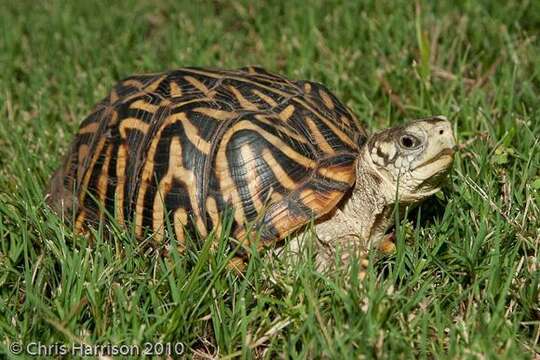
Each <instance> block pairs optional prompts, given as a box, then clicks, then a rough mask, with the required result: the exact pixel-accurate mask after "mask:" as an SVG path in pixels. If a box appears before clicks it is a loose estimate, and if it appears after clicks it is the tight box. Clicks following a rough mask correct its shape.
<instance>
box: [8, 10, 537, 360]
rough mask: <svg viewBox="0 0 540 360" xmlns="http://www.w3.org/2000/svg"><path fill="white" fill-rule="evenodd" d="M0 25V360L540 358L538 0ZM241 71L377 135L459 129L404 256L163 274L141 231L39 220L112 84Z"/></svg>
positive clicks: (16, 15) (209, 259) (404, 231)
mask: <svg viewBox="0 0 540 360" xmlns="http://www.w3.org/2000/svg"><path fill="white" fill-rule="evenodd" d="M0 15H1V17H2V21H1V22H0V27H1V29H0V30H1V31H0V32H1V34H2V35H1V38H0V64H2V66H1V68H2V70H1V71H0V97H1V99H2V101H0V116H1V120H0V236H1V241H0V352H1V353H3V355H1V356H4V355H6V356H7V357H14V355H13V353H12V352H10V350H9V347H10V346H11V345H12V344H13V343H20V344H22V345H23V346H26V345H28V344H30V343H32V342H38V341H39V342H41V343H42V344H45V345H52V344H68V345H69V344H71V343H74V342H75V343H84V344H88V345H100V344H117V345H121V344H123V345H133V344H136V345H140V346H143V344H144V343H146V342H162V343H168V342H170V343H175V342H181V343H182V344H183V345H185V352H184V354H186V355H187V356H188V357H191V356H198V357H204V356H209V357H220V358H236V357H242V358H252V357H266V358H273V357H276V356H281V357H286V358H288V357H291V358H297V357H299V358H313V357H322V358H359V357H367V358H372V357H384V358H393V357H401V358H409V357H421V358H512V359H514V358H532V357H535V356H536V357H538V356H540V355H539V353H540V340H539V338H540V262H539V248H540V245H539V244H540V209H539V204H540V170H539V169H540V151H539V150H540V142H539V141H540V140H539V139H540V110H539V108H540V98H539V93H540V42H539V39H538V33H539V31H540V3H539V2H538V1H515V2H506V1H488V0H486V1H456V2H454V1H452V2H451V1H438V2H423V1H421V2H418V3H416V4H414V3H412V2H410V1H405V0H402V1H362V2H356V1H350V2H337V1H332V2H324V3H323V2H322V1H315V2H310V5H307V4H306V3H304V2H300V1H279V2H272V4H271V5H270V4H269V3H268V4H266V5H262V4H259V3H254V2H253V3H250V2H247V1H232V2H228V1H213V2H197V1H182V2H176V1H172V0H171V1H165V0H159V1H152V2H150V1H148V2H144V1H134V0H128V1H122V2H110V1H93V2H89V1H88V2H87V1H60V0H57V1H55V0H51V1H42V2H33V1H29V0H27V1H19V2H9V1H5V2H3V3H2V7H1V9H0ZM246 64H259V65H262V66H264V67H266V68H268V69H269V70H271V71H274V72H279V73H283V74H285V75H287V76H289V77H291V78H297V79H300V78H306V79H312V80H316V81H320V82H323V83H325V84H326V85H327V86H328V87H330V88H331V89H333V90H334V92H335V93H336V94H337V95H338V97H339V98H340V99H342V100H343V101H344V102H345V103H346V104H348V105H349V106H350V107H351V108H352V109H353V110H354V112H355V113H356V114H357V115H358V117H359V118H360V119H361V120H362V121H363V122H364V123H365V124H366V126H367V127H368V128H370V129H376V128H384V127H387V126H389V125H392V124H397V123H399V122H401V121H404V120H405V119H412V118H416V117H421V116H426V115H430V114H446V115H448V116H449V118H450V119H451V121H452V122H453V123H454V128H455V131H456V133H457V137H458V141H459V143H460V144H461V145H460V147H461V151H460V152H459V154H458V156H457V159H456V163H455V167H454V168H455V169H454V171H453V173H452V175H451V177H450V179H449V184H448V186H447V187H446V188H445V189H444V192H443V193H440V194H439V196H438V197H437V198H435V199H433V200H430V201H429V202H427V203H426V204H425V205H424V206H422V207H420V208H419V209H418V210H415V211H411V213H410V214H409V216H408V217H407V218H406V219H405V220H403V221H402V222H401V223H400V224H399V226H398V227H397V232H398V249H397V252H396V254H395V255H392V256H389V257H381V256H379V255H377V254H372V255H371V256H372V260H373V261H372V262H371V265H370V268H369V271H368V275H367V278H366V279H365V280H364V281H363V282H359V281H358V280H355V279H356V278H355V277H354V276H353V280H347V279H349V277H347V276H344V274H345V273H346V272H347V271H349V269H342V270H338V271H336V272H333V273H330V274H319V273H317V272H316V271H315V270H314V267H313V261H312V260H311V257H310V251H311V250H310V248H309V246H308V247H307V248H306V253H305V254H303V256H302V257H301V258H299V259H295V258H291V257H286V256H283V257H275V256H269V255H264V254H261V255H260V256H258V255H257V256H254V257H253V259H251V261H250V263H249V266H248V269H247V272H246V273H245V275H244V276H242V277H238V276H237V275H235V274H234V273H231V272H230V271H227V270H226V269H225V268H224V265H225V263H226V260H227V259H226V254H225V253H224V252H223V251H222V252H220V251H218V252H217V253H214V252H210V250H209V248H208V246H207V245H208V244H209V241H212V239H209V240H208V241H207V242H204V241H201V244H202V245H201V249H200V251H197V252H189V253H187V254H185V255H179V254H176V253H173V254H172V255H171V257H170V258H168V259H167V258H161V257H159V256H156V255H154V254H153V253H149V252H144V250H143V249H142V248H141V246H140V244H139V243H137V242H136V241H135V240H134V239H133V237H132V236H131V235H130V234H129V231H124V232H122V231H119V232H118V234H117V235H116V236H114V237H112V238H111V239H108V240H107V239H106V238H105V237H103V236H101V235H100V233H99V231H98V232H97V233H96V236H95V240H94V241H93V242H90V240H89V239H87V238H84V237H80V236H74V235H73V233H72V231H71V230H70V229H69V228H67V227H65V226H64V225H62V223H61V221H60V220H59V219H58V218H56V217H55V216H54V215H53V214H51V212H50V211H48V210H47V209H46V207H45V206H44V202H43V190H44V187H45V184H46V182H47V180H48V178H49V176H50V175H51V173H52V172H53V170H54V169H55V167H57V166H58V165H59V163H60V161H61V156H62V155H63V154H64V153H65V151H66V150H67V147H68V145H69V142H70V141H71V138H72V136H73V134H74V132H75V131H76V128H77V126H78V124H79V122H80V121H81V120H82V119H83V118H84V116H85V115H86V114H87V113H88V112H89V111H90V109H91V107H92V106H93V104H94V103H96V102H97V101H98V100H99V99H101V98H102V97H103V96H104V95H105V94H106V93H107V91H108V89H110V88H111V86H112V85H113V84H114V83H115V81H118V80H119V79H121V78H123V77H125V76H128V75H130V74H133V73H141V72H155V71H162V70H165V69H171V68H176V67H180V66H187V65H197V66H214V67H216V66H219V67H241V66H243V65H246ZM222 237H224V236H222ZM351 271H353V272H354V271H356V270H355V269H354V268H353V269H352V270H351ZM158 350H159V349H158ZM535 354H536V355H535Z"/></svg>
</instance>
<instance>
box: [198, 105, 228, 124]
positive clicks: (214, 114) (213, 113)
mask: <svg viewBox="0 0 540 360" xmlns="http://www.w3.org/2000/svg"><path fill="white" fill-rule="evenodd" d="M193 111H195V112H198V113H201V114H203V115H206V116H208V117H211V118H212V119H216V120H219V121H224V120H229V119H232V118H235V117H237V116H238V114H237V113H236V112H233V111H224V110H218V109H212V108H203V107H199V108H195V109H193Z"/></svg>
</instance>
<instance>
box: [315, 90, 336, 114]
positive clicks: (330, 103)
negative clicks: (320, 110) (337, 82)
mask: <svg viewBox="0 0 540 360" xmlns="http://www.w3.org/2000/svg"><path fill="white" fill-rule="evenodd" d="M319 95H320V96H321V99H322V101H323V103H324V106H326V107H327V108H329V109H330V110H332V109H334V107H335V106H336V105H335V104H334V102H333V101H332V98H331V97H330V95H328V94H327V93H326V91H324V90H323V89H319Z"/></svg>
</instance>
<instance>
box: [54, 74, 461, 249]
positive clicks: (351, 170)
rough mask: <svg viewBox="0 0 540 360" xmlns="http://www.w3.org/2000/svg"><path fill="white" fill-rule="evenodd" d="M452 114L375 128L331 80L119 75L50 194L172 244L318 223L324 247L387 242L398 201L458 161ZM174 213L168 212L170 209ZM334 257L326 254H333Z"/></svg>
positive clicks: (412, 197)
mask: <svg viewBox="0 0 540 360" xmlns="http://www.w3.org/2000/svg"><path fill="white" fill-rule="evenodd" d="M454 145H455V143H454V137H453V134H452V128H451V125H450V123H449V122H448V121H447V120H446V119H445V118H444V117H433V118H429V119H422V120H417V121H413V122H411V123H409V124H408V125H404V126H398V127H395V128H391V129H387V130H384V131H382V132H379V133H376V134H374V135H372V136H370V137H368V134H367V132H366V130H365V129H364V128H363V127H362V125H361V124H360V122H359V121H358V120H357V119H356V118H355V116H354V115H353V113H352V112H351V111H350V110H349V109H348V108H347V107H346V106H345V105H343V104H342V103H341V102H340V101H339V100H338V99H337V98H336V97H335V96H334V95H333V94H332V93H331V92H330V91H329V90H328V89H327V88H325V87H324V86H322V85H320V84H318V83H315V82H310V81H291V80H288V79H286V78H284V77H281V76H278V75H274V74H271V73H269V72H267V71H265V70H263V69H261V68H257V67H248V68H243V69H239V70H214V69H202V68H184V69H179V70H174V71H170V72H166V73H160V74H152V75H138V76H132V77H129V78H127V79H125V80H123V81H121V82H120V83H118V84H117V85H116V86H115V87H114V88H113V89H112V91H111V93H110V94H109V95H108V96H107V97H106V98H105V99H104V100H102V101H101V102H100V103H99V104H97V106H96V107H95V109H94V111H93V112H92V113H91V114H90V115H89V116H88V117H87V118H86V119H85V120H84V121H83V122H82V124H81V126H80V129H79V132H78V134H77V136H76V138H75V140H74V142H73V144H72V146H71V149H70V151H69V153H68V154H67V157H66V159H65V161H64V163H63V165H62V166H61V167H60V169H58V170H57V171H56V173H55V174H54V176H53V178H52V180H51V182H50V186H49V189H48V193H49V197H48V200H49V204H50V205H51V206H52V207H53V208H54V209H55V210H56V211H57V212H59V213H63V214H64V215H65V216H66V217H67V218H71V217H72V215H73V214H74V216H75V219H74V220H75V228H76V230H77V231H82V230H84V229H85V228H86V226H88V224H92V223H95V222H98V221H101V220H102V219H104V218H106V217H104V213H105V214H106V213H108V214H112V215H114V216H115V218H116V220H117V221H118V223H120V224H122V225H126V224H128V223H134V225H135V232H136V235H137V236H139V237H142V236H143V235H144V234H145V233H146V232H147V231H150V232H151V233H153V238H154V239H155V240H156V241H158V242H159V241H161V240H162V238H163V235H164V231H165V230H164V229H165V228H166V224H167V221H169V222H170V224H171V225H172V228H173V229H174V233H175V234H174V235H175V237H176V239H177V241H178V243H179V246H181V247H182V246H183V244H184V241H185V240H184V239H185V232H186V231H187V232H192V233H197V234H199V235H200V236H202V237H204V236H206V235H208V234H209V232H210V231H212V230H216V231H219V229H220V227H221V226H222V224H223V215H224V214H225V213H227V212H230V215H231V216H232V236H233V237H234V238H235V239H238V240H239V241H241V242H244V243H249V241H251V240H252V239H253V238H254V237H253V236H250V235H252V234H255V233H256V234H258V235H259V236H260V237H257V238H258V239H260V241H259V242H258V244H262V245H265V244H273V243H275V242H276V241H278V240H281V239H283V238H285V237H286V236H287V235H288V234H291V232H293V231H295V230H297V229H299V228H301V227H302V226H304V225H306V224H307V223H309V222H310V221H312V220H313V221H315V224H316V225H315V231H316V234H317V238H318V239H319V243H320V244H321V245H322V246H321V247H320V249H321V250H320V252H321V258H325V257H326V258H327V255H328V254H331V253H332V251H333V250H335V249H336V248H337V247H338V246H349V245H353V247H354V246H356V245H361V246H372V245H379V246H380V245H381V241H382V239H383V238H384V234H385V232H386V231H387V230H388V228H389V227H390V226H391V225H392V222H393V216H392V215H391V213H392V210H393V209H394V207H395V204H396V201H398V202H399V204H400V205H403V204H414V203H417V202H420V201H421V200H423V199H425V198H426V197H428V196H430V195H432V194H433V193H435V192H436V191H437V190H438V189H439V186H440V184H441V181H442V180H443V179H444V177H445V175H446V173H447V171H448V169H449V168H450V166H451V163H452V159H453V147H454ZM167 219H168V220H167ZM325 254H326V256H325Z"/></svg>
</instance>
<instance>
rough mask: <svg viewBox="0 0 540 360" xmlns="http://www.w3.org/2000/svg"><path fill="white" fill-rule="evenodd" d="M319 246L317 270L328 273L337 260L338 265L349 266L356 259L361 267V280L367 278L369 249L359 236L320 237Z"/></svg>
mask: <svg viewBox="0 0 540 360" xmlns="http://www.w3.org/2000/svg"><path fill="white" fill-rule="evenodd" d="M317 244H318V246H317V257H316V263H317V270H319V271H327V270H329V269H331V268H333V267H334V265H335V264H336V260H338V263H341V264H348V263H350V262H351V261H353V259H356V261H358V265H359V272H358V276H359V278H360V279H361V280H363V279H364V278H365V277H366V274H367V268H368V266H369V254H368V249H367V248H366V247H365V246H364V245H363V241H362V240H361V238H359V237H358V236H357V235H354V234H347V235H342V236H340V237H337V238H333V239H321V238H319V237H318V240H317ZM338 258H339V259H338Z"/></svg>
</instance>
